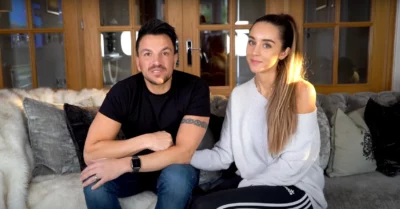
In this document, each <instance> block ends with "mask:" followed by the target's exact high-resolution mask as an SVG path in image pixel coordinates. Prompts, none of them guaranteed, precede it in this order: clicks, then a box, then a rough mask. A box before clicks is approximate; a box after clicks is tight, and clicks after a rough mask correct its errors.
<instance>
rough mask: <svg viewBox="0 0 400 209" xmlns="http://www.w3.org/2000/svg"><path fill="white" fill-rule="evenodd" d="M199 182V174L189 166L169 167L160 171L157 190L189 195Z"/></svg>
mask: <svg viewBox="0 0 400 209" xmlns="http://www.w3.org/2000/svg"><path fill="white" fill-rule="evenodd" d="M198 182H199V172H198V170H197V169H195V168H194V167H193V166H191V165H176V164H174V165H170V166H168V167H166V168H164V169H163V170H162V171H161V174H160V177H159V179H158V185H157V187H158V190H160V189H165V190H167V191H175V192H179V193H184V194H188V195H190V194H191V192H192V190H193V189H194V188H195V187H196V186H197V184H198Z"/></svg>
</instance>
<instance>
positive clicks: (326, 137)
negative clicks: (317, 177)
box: [317, 104, 331, 169]
mask: <svg viewBox="0 0 400 209" xmlns="http://www.w3.org/2000/svg"><path fill="white" fill-rule="evenodd" d="M317 117H318V127H319V132H320V138H321V145H320V151H319V166H320V167H321V168H322V169H325V168H326V166H327V165H328V161H329V156H330V152H331V140H330V138H331V128H330V125H329V121H328V118H327V117H326V115H325V113H324V110H323V109H322V108H321V107H320V106H319V105H318V104H317Z"/></svg>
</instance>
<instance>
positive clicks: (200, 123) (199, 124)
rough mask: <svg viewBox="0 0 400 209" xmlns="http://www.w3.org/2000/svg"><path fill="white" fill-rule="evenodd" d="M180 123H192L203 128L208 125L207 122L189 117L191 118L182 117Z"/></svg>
mask: <svg viewBox="0 0 400 209" xmlns="http://www.w3.org/2000/svg"><path fill="white" fill-rule="evenodd" d="M181 123H186V124H193V125H196V126H199V127H202V128H205V129H206V128H207V126H208V123H206V122H203V121H201V120H194V119H191V118H184V119H182V122H181Z"/></svg>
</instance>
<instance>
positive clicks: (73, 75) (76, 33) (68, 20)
mask: <svg viewBox="0 0 400 209" xmlns="http://www.w3.org/2000/svg"><path fill="white" fill-rule="evenodd" d="M79 6H80V1H79V0H69V1H62V8H63V14H64V15H63V18H64V21H63V22H64V47H65V62H66V65H65V70H66V72H65V73H66V77H67V88H68V89H73V90H79V89H81V88H82V87H83V86H84V85H85V84H84V83H85V80H84V79H85V70H84V65H83V64H84V63H83V61H84V56H83V55H84V53H83V49H84V48H83V37H82V35H83V32H82V29H81V27H80V25H81V19H82V16H81V14H82V13H81V11H80V9H81V8H80V7H79Z"/></svg>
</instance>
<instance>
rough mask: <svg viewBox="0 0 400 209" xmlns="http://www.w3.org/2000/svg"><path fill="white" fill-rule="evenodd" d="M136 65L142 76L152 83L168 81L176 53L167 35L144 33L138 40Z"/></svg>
mask: <svg viewBox="0 0 400 209" xmlns="http://www.w3.org/2000/svg"><path fill="white" fill-rule="evenodd" d="M138 44H139V49H138V56H137V57H136V65H137V66H136V67H137V68H138V70H139V71H140V72H142V74H143V76H144V78H145V79H146V80H147V81H148V82H150V83H151V84H153V85H162V84H164V83H166V82H167V81H169V80H170V79H171V77H172V73H173V71H174V67H175V63H176V61H177V60H178V55H177V54H174V45H173V44H172V41H171V39H170V38H169V37H168V36H167V35H145V36H143V37H142V39H141V40H140V43H138Z"/></svg>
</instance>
